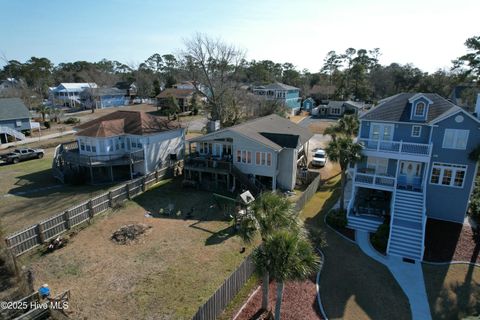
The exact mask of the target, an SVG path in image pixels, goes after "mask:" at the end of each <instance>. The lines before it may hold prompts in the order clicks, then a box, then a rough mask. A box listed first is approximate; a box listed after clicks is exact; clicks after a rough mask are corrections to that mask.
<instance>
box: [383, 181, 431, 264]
mask: <svg viewBox="0 0 480 320" xmlns="http://www.w3.org/2000/svg"><path fill="white" fill-rule="evenodd" d="M424 213H425V195H424V193H422V192H414V191H407V190H401V189H397V190H396V191H395V195H394V204H393V214H392V221H391V223H390V237H389V241H388V247H387V253H388V254H391V255H396V256H400V257H403V258H408V259H413V260H419V261H421V260H422V258H423V251H424V238H425V223H426V219H425V214H424Z"/></svg>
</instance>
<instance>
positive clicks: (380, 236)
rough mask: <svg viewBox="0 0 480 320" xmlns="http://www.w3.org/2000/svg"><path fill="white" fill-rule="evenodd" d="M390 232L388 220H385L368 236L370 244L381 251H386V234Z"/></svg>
mask: <svg viewBox="0 0 480 320" xmlns="http://www.w3.org/2000/svg"><path fill="white" fill-rule="evenodd" d="M389 234H390V221H388V220H385V221H384V222H383V223H382V224H381V225H380V226H379V227H378V229H377V231H376V232H375V233H374V234H373V235H372V237H371V238H370V240H371V242H372V245H373V247H374V248H375V249H377V250H378V251H380V252H381V253H385V252H387V244H388V236H389Z"/></svg>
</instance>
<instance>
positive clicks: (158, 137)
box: [53, 110, 185, 183]
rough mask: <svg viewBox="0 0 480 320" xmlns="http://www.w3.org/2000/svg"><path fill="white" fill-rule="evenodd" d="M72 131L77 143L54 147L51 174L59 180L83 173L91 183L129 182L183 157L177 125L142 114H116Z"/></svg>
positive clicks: (182, 133)
mask: <svg viewBox="0 0 480 320" xmlns="http://www.w3.org/2000/svg"><path fill="white" fill-rule="evenodd" d="M75 129H76V130H77V133H76V136H77V141H75V142H74V143H73V144H65V145H60V146H58V147H57V150H56V154H55V159H54V163H53V168H54V174H60V173H62V174H63V178H68V175H72V174H86V175H88V176H89V180H90V182H92V183H95V182H102V181H114V180H122V179H130V178H133V177H134V176H140V175H144V174H147V173H150V172H153V171H155V170H156V169H157V168H160V167H163V166H165V165H167V164H168V163H169V162H170V161H171V160H177V159H182V158H183V155H184V150H185V132H184V129H183V128H181V126H180V125H179V123H178V122H173V121H167V120H165V119H164V118H160V117H156V116H153V115H150V114H148V113H146V112H142V111H123V110H122V111H116V112H113V113H111V114H108V115H105V116H103V117H100V118H98V119H95V120H92V121H89V122H86V123H84V124H81V125H79V126H78V127H76V128H75ZM60 178H61V176H60ZM67 180H68V179H67Z"/></svg>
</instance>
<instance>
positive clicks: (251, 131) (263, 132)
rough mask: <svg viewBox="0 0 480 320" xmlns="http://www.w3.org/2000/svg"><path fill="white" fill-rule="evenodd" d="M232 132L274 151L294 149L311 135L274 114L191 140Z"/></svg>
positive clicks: (302, 128)
mask: <svg viewBox="0 0 480 320" xmlns="http://www.w3.org/2000/svg"><path fill="white" fill-rule="evenodd" d="M225 131H233V132H236V133H239V134H241V135H243V136H246V137H248V138H250V139H253V140H255V141H257V142H259V143H262V144H264V145H267V146H269V147H271V148H273V149H275V150H281V149H283V148H295V147H297V146H298V145H300V144H302V145H303V144H305V143H306V142H307V141H308V140H310V138H312V137H313V134H312V133H311V132H310V131H309V130H308V129H307V128H304V127H302V126H300V125H298V124H296V123H293V122H292V121H290V120H288V119H285V118H282V117H280V116H278V115H276V114H272V115H269V116H265V117H261V118H257V119H255V120H251V121H247V122H245V123H241V124H238V125H236V126H233V127H229V128H225V129H221V130H219V131H216V132H212V133H210V134H207V135H205V136H202V137H198V138H195V139H192V140H191V141H192V142H195V141H202V140H203V139H204V138H214V137H215V136H216V135H218V134H219V133H223V132H225Z"/></svg>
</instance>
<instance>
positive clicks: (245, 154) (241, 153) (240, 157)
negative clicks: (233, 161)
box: [237, 150, 252, 164]
mask: <svg viewBox="0 0 480 320" xmlns="http://www.w3.org/2000/svg"><path fill="white" fill-rule="evenodd" d="M237 162H242V163H247V164H251V163H252V152H251V151H247V150H237Z"/></svg>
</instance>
